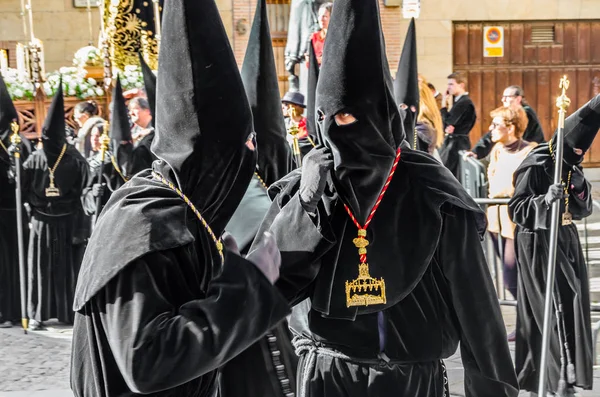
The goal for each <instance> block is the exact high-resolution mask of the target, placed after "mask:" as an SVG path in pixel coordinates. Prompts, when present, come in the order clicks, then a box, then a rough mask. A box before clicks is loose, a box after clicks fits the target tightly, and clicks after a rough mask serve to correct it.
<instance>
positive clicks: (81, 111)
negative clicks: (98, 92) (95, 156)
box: [73, 101, 104, 158]
mask: <svg viewBox="0 0 600 397" xmlns="http://www.w3.org/2000/svg"><path fill="white" fill-rule="evenodd" d="M98 114H99V111H98V104H97V103H96V102H95V101H85V102H79V103H78V104H77V105H75V109H74V110H73V120H75V122H76V123H77V125H78V126H79V131H77V139H76V140H75V147H76V148H77V150H79V153H81V154H82V155H83V157H85V158H87V157H88V156H89V155H90V150H91V146H90V136H89V134H90V131H91V130H92V128H94V127H95V126H97V125H99V124H104V120H103V119H102V117H100V116H99V115H98Z"/></svg>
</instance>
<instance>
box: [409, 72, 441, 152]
mask: <svg viewBox="0 0 600 397" xmlns="http://www.w3.org/2000/svg"><path fill="white" fill-rule="evenodd" d="M421 79H422V77H421ZM416 130H417V143H418V145H419V149H420V150H423V151H426V152H428V153H429V154H431V155H433V157H435V158H436V159H438V160H439V161H441V158H440V155H439V152H438V148H439V147H440V146H441V145H442V142H443V140H444V125H443V122H442V116H441V115H440V111H439V109H438V107H437V104H436V102H435V98H434V96H433V94H432V92H431V90H430V89H429V83H427V81H425V80H424V79H422V81H421V82H420V83H419V114H418V115H417V126H416Z"/></svg>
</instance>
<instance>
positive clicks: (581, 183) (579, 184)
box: [569, 167, 585, 193]
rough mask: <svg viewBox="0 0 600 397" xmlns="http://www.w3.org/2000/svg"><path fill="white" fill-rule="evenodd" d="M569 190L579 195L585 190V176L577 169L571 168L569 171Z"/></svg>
mask: <svg viewBox="0 0 600 397" xmlns="http://www.w3.org/2000/svg"><path fill="white" fill-rule="evenodd" d="M569 188H571V189H572V190H573V191H575V192H577V193H581V192H582V191H583V189H584V188H585V175H583V171H581V170H580V169H579V168H578V167H573V170H572V171H571V186H569Z"/></svg>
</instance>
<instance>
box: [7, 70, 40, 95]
mask: <svg viewBox="0 0 600 397" xmlns="http://www.w3.org/2000/svg"><path fill="white" fill-rule="evenodd" d="M2 77H3V78H4V82H5V83H6V87H7V88H8V94H9V95H10V97H11V99H12V100H15V101H16V100H27V101H31V100H33V95H34V89H33V84H32V83H31V81H29V80H27V79H23V78H21V76H19V71H18V70H17V69H12V68H8V69H7V70H6V73H5V74H3V75H2Z"/></svg>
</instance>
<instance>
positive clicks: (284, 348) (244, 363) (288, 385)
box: [219, 175, 298, 397]
mask: <svg viewBox="0 0 600 397" xmlns="http://www.w3.org/2000/svg"><path fill="white" fill-rule="evenodd" d="M270 206H271V200H270V199H269V196H268V195H267V190H266V188H265V187H264V186H263V185H262V183H261V182H260V181H259V180H258V178H257V177H256V175H254V176H253V177H252V180H251V181H250V185H249V186H248V190H246V193H245V194H244V197H243V198H242V201H241V202H240V205H239V206H238V208H237V210H236V212H235V213H234V214H233V216H232V217H231V220H230V221H229V223H228V224H227V228H226V230H227V231H228V232H229V233H231V234H232V235H233V237H234V238H235V240H236V242H237V243H238V245H239V248H240V251H241V252H242V253H244V252H248V250H249V249H250V244H251V243H252V241H253V240H254V238H255V237H256V233H257V232H258V229H259V227H260V225H261V223H262V221H263V218H264V216H265V214H266V213H267V211H268V210H269V207H270ZM297 366H298V357H297V356H296V354H295V352H294V348H293V347H292V343H291V333H290V331H289V328H288V323H287V321H282V322H281V323H280V324H279V325H278V326H277V327H275V328H274V329H272V330H271V331H270V332H269V333H268V334H267V335H266V336H265V337H263V338H261V339H260V340H259V341H258V342H256V343H255V344H254V345H252V346H250V347H249V348H248V349H246V350H245V351H244V352H243V353H241V354H240V355H238V356H237V357H235V358H234V359H233V360H231V361H230V362H229V363H227V364H226V365H225V366H224V367H222V368H221V371H220V379H219V396H220V397H241V396H264V397H288V396H290V394H289V393H292V395H293V393H294V391H295V390H296V384H295V380H296V369H297Z"/></svg>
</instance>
